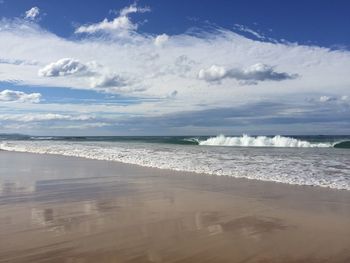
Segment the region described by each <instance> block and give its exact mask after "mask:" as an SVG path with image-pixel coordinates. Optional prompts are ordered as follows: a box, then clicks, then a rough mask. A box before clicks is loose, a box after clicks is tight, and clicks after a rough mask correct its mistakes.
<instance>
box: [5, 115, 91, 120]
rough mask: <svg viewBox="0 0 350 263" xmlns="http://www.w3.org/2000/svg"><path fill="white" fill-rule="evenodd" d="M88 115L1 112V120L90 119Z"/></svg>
mask: <svg viewBox="0 0 350 263" xmlns="http://www.w3.org/2000/svg"><path fill="white" fill-rule="evenodd" d="M92 119H93V117H92V116H88V115H67V114H58V113H41V114H38V113H28V114H11V115H10V114H0V121H14V122H42V121H88V120H92Z"/></svg>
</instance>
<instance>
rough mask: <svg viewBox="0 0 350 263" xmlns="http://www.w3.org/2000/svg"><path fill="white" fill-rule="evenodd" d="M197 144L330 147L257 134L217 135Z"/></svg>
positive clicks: (329, 145)
mask: <svg viewBox="0 0 350 263" xmlns="http://www.w3.org/2000/svg"><path fill="white" fill-rule="evenodd" d="M199 145H208V146H237V147H298V148H309V147H332V144H330V143H310V142H308V141H302V140H298V139H294V138H290V137H284V136H280V135H277V136H274V137H272V138H271V137H267V136H257V137H251V136H249V135H246V134H244V135H242V136H240V137H226V136H224V135H219V136H216V137H211V138H209V139H207V140H204V141H200V142H199Z"/></svg>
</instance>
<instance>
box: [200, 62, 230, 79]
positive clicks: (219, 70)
mask: <svg viewBox="0 0 350 263" xmlns="http://www.w3.org/2000/svg"><path fill="white" fill-rule="evenodd" d="M227 73H228V71H227V70H226V68H225V67H221V66H217V65H212V66H210V67H209V68H207V69H201V70H200V71H199V73H198V78H199V79H203V80H206V81H219V80H222V79H224V78H225V77H227Z"/></svg>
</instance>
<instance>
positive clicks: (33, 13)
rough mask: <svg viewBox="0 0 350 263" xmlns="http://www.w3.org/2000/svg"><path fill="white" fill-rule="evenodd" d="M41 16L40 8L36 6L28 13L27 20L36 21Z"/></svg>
mask: <svg viewBox="0 0 350 263" xmlns="http://www.w3.org/2000/svg"><path fill="white" fill-rule="evenodd" d="M39 14H40V9H39V7H36V6H34V7H32V8H31V9H29V10H27V11H26V13H25V18H26V19H28V20H35V19H37V18H38V16H39Z"/></svg>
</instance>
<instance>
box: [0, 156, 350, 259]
mask: <svg viewBox="0 0 350 263" xmlns="http://www.w3.org/2000/svg"><path fill="white" fill-rule="evenodd" d="M0 262H11V263H17V262H26V263H30V262H33V263H34V262H35V263H39V262H57V263H58V262H66V263H73V262H74V263H75V262H79V263H82V262H101V263H104V262H261V263H262V262H287V263H288V262H293V263H294V262H311V263H312V262H350V191H339V190H331V189H324V188H319V187H307V186H291V185H285V184H278V183H269V182H260V181H255V180H246V179H234V178H227V177H216V176H205V175H195V174H191V173H183V172H173V171H167V170H159V169H151V168H143V167H138V166H132V165H126V164H120V163H116V162H107V161H97V160H87V159H80V158H72V157H63V156H54V155H38V154H28V153H15V152H3V151H0Z"/></svg>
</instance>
